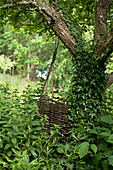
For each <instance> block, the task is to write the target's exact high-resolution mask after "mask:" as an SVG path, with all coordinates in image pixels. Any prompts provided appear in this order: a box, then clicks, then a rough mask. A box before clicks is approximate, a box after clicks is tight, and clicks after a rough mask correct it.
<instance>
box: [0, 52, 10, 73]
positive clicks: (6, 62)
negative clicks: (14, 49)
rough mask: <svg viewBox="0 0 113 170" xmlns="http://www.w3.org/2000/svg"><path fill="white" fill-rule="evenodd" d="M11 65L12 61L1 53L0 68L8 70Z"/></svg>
mask: <svg viewBox="0 0 113 170" xmlns="http://www.w3.org/2000/svg"><path fill="white" fill-rule="evenodd" d="M12 66H13V63H12V62H11V61H10V59H8V58H7V57H5V56H4V54H3V55H0V68H1V69H2V71H3V70H6V71H7V70H10V69H11V67H12Z"/></svg>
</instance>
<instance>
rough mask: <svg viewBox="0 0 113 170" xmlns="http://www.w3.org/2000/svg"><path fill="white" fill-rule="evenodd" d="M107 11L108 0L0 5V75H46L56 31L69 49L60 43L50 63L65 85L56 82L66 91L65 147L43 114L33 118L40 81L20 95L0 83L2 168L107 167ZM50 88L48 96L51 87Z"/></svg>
mask: <svg viewBox="0 0 113 170" xmlns="http://www.w3.org/2000/svg"><path fill="white" fill-rule="evenodd" d="M112 7H113V3H112V0H106V1H105V0H86V1H83V0H79V1H78V0H55V1H49V0H43V1H39V0H37V1H36V0H34V1H32V0H31V1H28V0H27V1H22V0H16V1H15V0H12V1H9V0H6V1H5V2H4V1H3V0H2V1H1V2H0V12H1V14H0V16H1V19H0V21H1V22H0V24H1V32H2V34H3V36H1V41H0V54H1V58H2V59H1V60H3V59H4V60H5V59H6V60H7V58H8V57H9V56H10V55H13V58H11V57H10V58H11V63H10V65H8V63H7V62H6V65H7V66H8V67H7V68H6V65H5V66H4V67H3V65H2V64H1V66H0V68H1V72H3V73H4V74H5V73H6V71H7V70H8V69H10V68H11V67H12V75H14V74H15V71H17V72H16V74H18V73H19V71H20V74H21V75H22V76H23V77H26V76H27V78H28V79H29V78H30V74H31V71H32V67H33V68H34V69H35V72H33V75H34V73H36V71H37V70H38V71H41V72H42V73H43V72H44V71H45V72H46V73H47V70H48V65H50V63H51V58H52V54H53V52H54V48H55V42H56V40H55V34H56V35H57V36H58V38H59V39H60V40H61V41H62V42H63V44H64V45H65V46H66V48H67V49H68V50H69V51H70V52H68V51H67V49H66V48H65V47H64V45H63V44H62V43H61V42H60V45H59V49H58V53H57V55H58V58H57V61H56V63H55V66H54V67H55V68H56V72H57V73H58V75H59V76H60V80H61V82H62V83H63V86H62V85H61V84H60V81H59V80H58V78H56V77H55V78H54V84H55V90H56V91H57V92H58V91H59V88H60V89H61V90H62V89H63V88H64V89H65V90H64V92H61V93H62V96H63V98H65V101H67V102H68V104H69V113H68V115H67V117H68V119H69V122H70V134H69V136H68V142H67V141H64V142H62V140H61V138H62V134H60V130H59V128H60V127H58V126H57V125H55V127H54V130H51V131H50V135H48V134H47V133H46V132H45V131H44V130H43V129H44V128H45V127H44V124H46V123H47V117H46V116H45V117H42V116H41V115H40V114H39V113H38V107H37V100H38V99H39V97H40V95H41V90H42V87H41V89H39V84H37V89H35V90H34V91H33V90H32V89H31V88H30V87H28V88H27V90H26V91H23V93H22V95H20V96H19V95H18V93H17V91H16V90H15V91H13V92H12V91H11V90H10V89H9V87H7V86H5V87H4V86H2V85H1V90H0V148H1V151H0V155H1V157H0V166H1V167H0V168H2V169H3V170H5V169H9V170H10V169H26V170H27V169H47V170H51V169H61V170H63V169H76V170H80V169H85V170H86V169H89V170H94V169H97V170H101V169H104V170H108V169H109V170H110V169H113V128H112V125H113V115H112V114H111V113H112V102H111V100H110V98H108V95H109V94H108V92H109V90H108V91H107V94H106V84H107V81H108V80H107V74H106V65H107V64H108V62H109V59H110V57H111V54H112V52H113V45H112V44H113V27H112V19H113V8H112ZM7 24H8V25H7ZM9 24H10V25H9ZM11 25H13V27H12V26H11ZM37 26H38V28H37ZM34 32H35V33H34ZM90 34H91V35H90ZM88 35H89V38H87V36H88ZM40 36H41V37H40ZM45 37H46V38H45ZM45 39H46V40H45ZM10 42H11V43H10ZM47 44H48V45H47ZM46 45H47V46H46ZM5 49H6V50H5ZM37 51H38V53H37ZM70 53H71V54H70ZM45 56H46V57H45ZM8 59H9V58H8ZM61 60H62V61H61ZM37 61H38V62H37ZM44 62H45V64H44V65H43V63H44ZM12 63H13V64H12ZM14 64H15V66H14ZM16 64H17V65H16ZM35 66H36V67H35ZM45 66H46V69H45ZM7 72H9V71H7ZM62 72H64V74H63V73H62ZM65 72H66V74H65ZM9 73H10V72H9ZM38 80H40V81H43V80H42V79H38ZM35 81H36V80H35ZM49 86H50V88H49V94H50V93H51V90H50V89H51V87H52V86H51V82H50V83H49ZM111 96H112V95H111ZM110 109H111V110H110ZM36 115H38V118H39V117H40V119H36ZM89 160H90V161H89Z"/></svg>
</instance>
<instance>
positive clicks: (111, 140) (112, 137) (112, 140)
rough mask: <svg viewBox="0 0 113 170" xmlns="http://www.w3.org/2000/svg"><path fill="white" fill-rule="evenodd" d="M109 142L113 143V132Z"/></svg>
mask: <svg viewBox="0 0 113 170" xmlns="http://www.w3.org/2000/svg"><path fill="white" fill-rule="evenodd" d="M108 142H109V143H113V134H112V135H110V136H109V138H108Z"/></svg>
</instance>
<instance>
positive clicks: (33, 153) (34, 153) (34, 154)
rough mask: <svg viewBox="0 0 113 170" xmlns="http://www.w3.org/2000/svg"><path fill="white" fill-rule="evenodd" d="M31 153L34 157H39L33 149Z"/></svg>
mask: <svg viewBox="0 0 113 170" xmlns="http://www.w3.org/2000/svg"><path fill="white" fill-rule="evenodd" d="M31 153H32V155H33V156H34V157H37V156H38V155H37V153H36V152H35V151H34V150H33V149H31Z"/></svg>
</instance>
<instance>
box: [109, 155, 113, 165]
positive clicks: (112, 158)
mask: <svg viewBox="0 0 113 170" xmlns="http://www.w3.org/2000/svg"><path fill="white" fill-rule="evenodd" d="M108 161H109V164H110V165H112V166H113V155H112V156H109V157H108Z"/></svg>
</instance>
